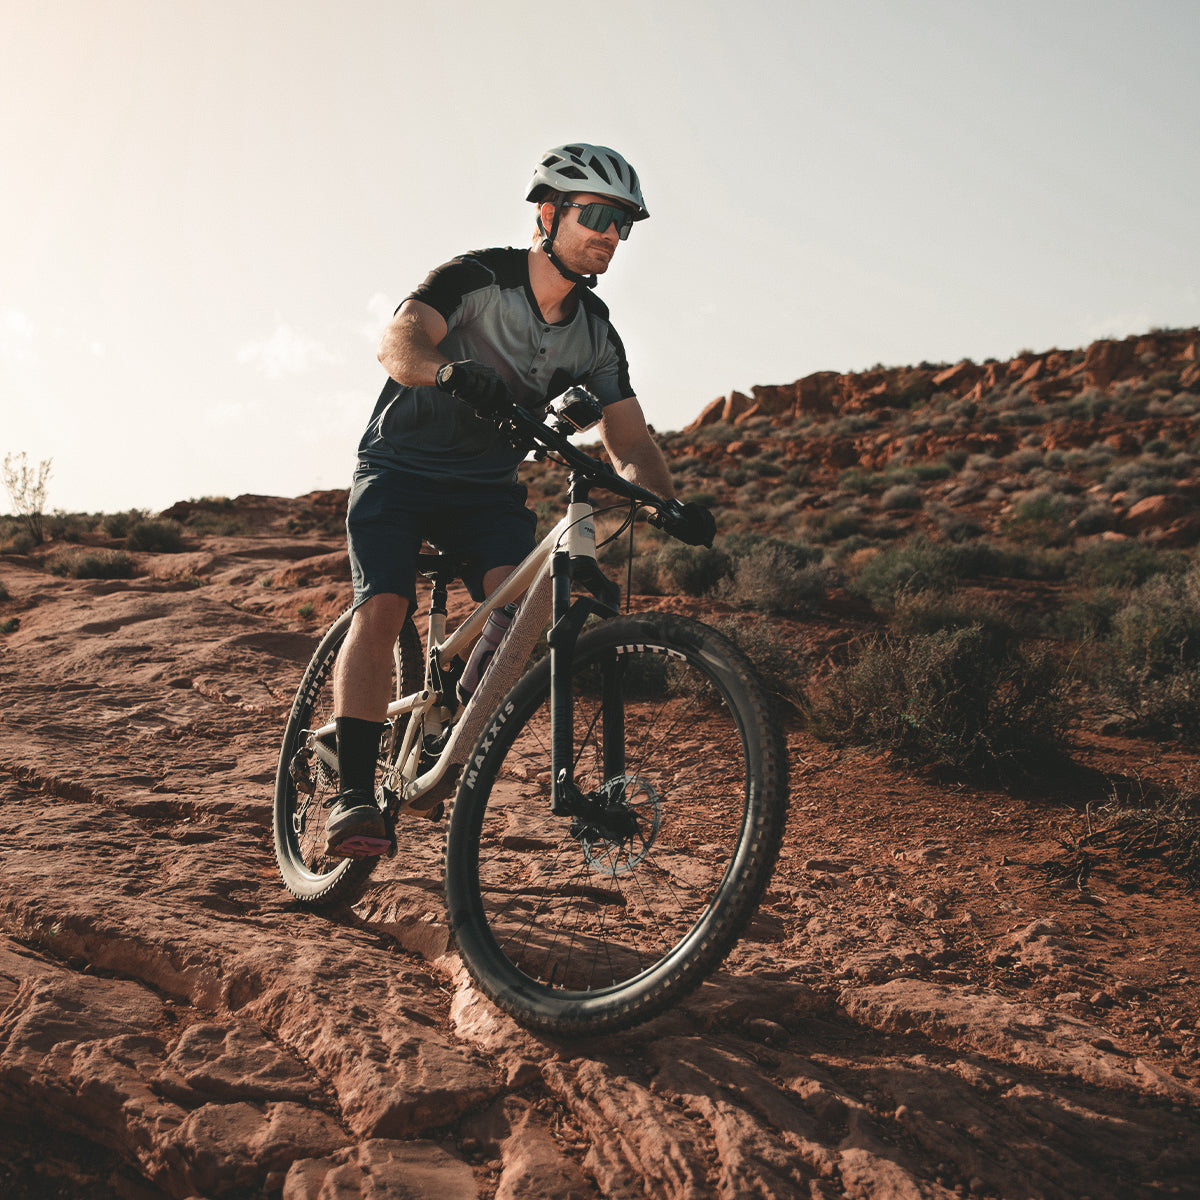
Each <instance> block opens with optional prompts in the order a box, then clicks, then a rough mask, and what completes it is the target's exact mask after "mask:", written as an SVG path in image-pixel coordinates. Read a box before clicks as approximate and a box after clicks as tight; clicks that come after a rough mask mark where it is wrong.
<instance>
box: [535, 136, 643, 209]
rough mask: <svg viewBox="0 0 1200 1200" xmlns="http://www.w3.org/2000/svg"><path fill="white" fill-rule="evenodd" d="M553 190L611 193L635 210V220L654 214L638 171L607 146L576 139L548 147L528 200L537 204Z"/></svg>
mask: <svg viewBox="0 0 1200 1200" xmlns="http://www.w3.org/2000/svg"><path fill="white" fill-rule="evenodd" d="M549 191H554V192H592V193H594V194H595V195H597V196H611V197H612V198H613V199H614V200H619V201H620V202H621V203H622V204H628V205H629V206H630V208H632V209H633V219H634V220H635V221H644V220H645V219H646V218H647V217H648V216H649V215H650V214H649V213H648V212H647V211H646V202H645V201H644V200H643V199H642V185H641V183H640V182H639V181H638V176H637V172H636V171H635V170H634V169H633V168H632V167H631V166H630V165H629V164H628V163H627V162H626V161H625V159H623V158H622V157H621V156H620V155H619V154H618V153H617V152H616V151H615V150H610V149H609V148H608V147H607V146H591V145H589V144H588V143H587V142H573V143H571V145H569V146H556V147H555V148H554V149H553V150H547V151H546V153H545V154H543V155H542V159H541V162H539V163H538V165H537V167H536V168H535V169H534V172H533V179H532V180H531V181H530V184H529V187H528V189H527V190H526V193H525V199H526V200H531V201H533V202H534V203H535V204H537V203H540V202H541V200H542V198H543V197H544V196H545V194H546V193H547V192H549Z"/></svg>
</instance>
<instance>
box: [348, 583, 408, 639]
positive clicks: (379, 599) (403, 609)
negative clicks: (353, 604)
mask: <svg viewBox="0 0 1200 1200" xmlns="http://www.w3.org/2000/svg"><path fill="white" fill-rule="evenodd" d="M407 615H408V600H407V599H406V598H405V597H404V596H397V595H396V594H395V593H393V592H377V593H376V594H375V595H374V596H370V597H368V598H367V599H366V600H364V601H363V602H362V603H361V604H360V605H359V606H358V607H357V608H356V609H355V610H354V617H353V618H352V632H353V633H356V634H357V635H358V636H359V637H363V638H366V639H367V640H368V641H370V642H373V643H380V644H383V645H386V646H390V645H391V644H392V642H394V641H395V640H396V639H397V638H398V637H399V636H400V629H401V627H402V626H403V625H404V618H405V617H406V616H407Z"/></svg>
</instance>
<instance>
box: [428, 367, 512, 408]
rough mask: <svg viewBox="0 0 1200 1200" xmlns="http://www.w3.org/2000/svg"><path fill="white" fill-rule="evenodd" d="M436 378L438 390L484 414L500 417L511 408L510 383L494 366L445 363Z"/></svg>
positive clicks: (439, 368)
mask: <svg viewBox="0 0 1200 1200" xmlns="http://www.w3.org/2000/svg"><path fill="white" fill-rule="evenodd" d="M434 378H435V380H436V381H437V386H438V388H439V390H441V391H443V392H448V393H449V394H450V395H451V396H456V397H457V398H458V399H459V400H461V401H463V403H464V404H469V405H470V406H471V407H472V408H473V409H474V410H475V411H476V412H477V413H478V414H479V415H480V416H481V417H492V418H495V417H500V416H503V415H504V414H505V413H506V412H507V411H508V410H509V409H510V408H512V404H513V398H512V392H510V391H509V390H508V384H507V383H505V382H504V380H503V378H501V376H500V373H499V372H498V371H497V370H495V368H493V367H488V366H485V365H484V364H483V363H477V362H453V363H443V364H442V365H441V366H440V367H438V370H437V375H436V376H434Z"/></svg>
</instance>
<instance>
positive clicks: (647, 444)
mask: <svg viewBox="0 0 1200 1200" xmlns="http://www.w3.org/2000/svg"><path fill="white" fill-rule="evenodd" d="M600 440H601V441H602V442H603V443H604V448H605V450H607V451H608V455H609V457H610V458H611V459H612V464H613V466H614V467H615V468H616V470H617V472H618V473H619V474H620V475H621V476H623V477H624V478H625V479H628V480H629V482H630V483H636V484H637V485H638V486H639V487H644V488H646V489H647V490H649V491H651V492H655V493H657V494H658V495H659V496H662V497H663V498H664V499H667V500H673V499H674V498H675V485H674V484H673V483H672V482H671V472H670V471H669V470H668V469H667V463H666V459H664V458H663V455H662V451H661V450H660V449H659V448H658V443H657V442H656V441H655V440H654V439H653V438H652V437H651V436H650V430H649V429H647V428H646V418H645V415H644V414H643V413H642V406H641V405H640V404H639V403H638V399H637V397H636V396H629V397H627V398H626V399H624V400H618V401H617V402H616V403H615V404H609V405H606V406H605V409H604V416H603V417H602V419H601V421H600Z"/></svg>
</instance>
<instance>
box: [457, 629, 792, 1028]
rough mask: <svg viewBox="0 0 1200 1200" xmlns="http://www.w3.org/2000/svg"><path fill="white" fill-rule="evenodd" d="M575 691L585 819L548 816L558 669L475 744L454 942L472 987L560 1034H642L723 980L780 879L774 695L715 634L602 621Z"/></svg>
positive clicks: (517, 691) (508, 703) (532, 676)
mask: <svg viewBox="0 0 1200 1200" xmlns="http://www.w3.org/2000/svg"><path fill="white" fill-rule="evenodd" d="M573 692H574V697H575V721H574V733H575V740H574V747H575V779H576V783H577V785H578V787H579V788H580V789H581V791H582V792H583V793H584V794H585V796H586V797H587V798H588V800H589V802H590V807H589V812H588V814H585V815H579V814H576V815H574V816H569V817H556V816H554V815H552V814H551V811H550V669H549V662H548V661H545V660H544V661H543V662H542V663H540V664H539V665H538V666H536V667H535V668H533V670H531V671H530V672H529V673H528V674H526V675H525V676H524V677H523V678H522V679H521V680H520V681H519V682H518V683H517V684H516V686H515V687H514V688H513V690H512V691H511V692H510V693H509V695H508V696H507V697H506V699H505V700H504V701H503V703H502V704H501V705H500V707H499V709H497V711H496V713H495V715H494V716H493V718H492V720H491V722H490V723H489V725H488V727H487V729H485V731H484V733H483V735H482V737H481V738H480V740H479V743H478V745H477V747H476V748H475V751H474V753H473V754H472V756H471V758H470V760H469V761H468V762H467V764H466V766H465V768H464V772H463V779H462V782H461V784H460V786H459V791H458V796H457V799H456V801H455V804H454V811H453V814H452V816H451V820H450V825H449V829H448V832H447V838H446V898H447V906H448V912H449V920H450V927H451V929H452V931H453V933H454V937H455V939H456V942H457V944H458V949H459V953H460V954H461V956H462V958H463V961H464V962H465V963H466V965H467V968H468V970H469V971H470V972H471V975H472V977H473V978H474V979H475V981H476V983H477V984H478V985H479V987H480V988H481V989H482V990H483V991H484V992H485V993H486V994H487V995H488V996H489V997H490V998H491V999H492V1000H493V1001H494V1002H495V1003H496V1004H498V1005H499V1006H500V1007H501V1008H502V1009H504V1010H505V1011H507V1012H508V1013H510V1014H511V1015H512V1016H513V1017H515V1018H516V1019H517V1020H518V1021H520V1022H522V1023H523V1024H525V1025H527V1026H529V1027H531V1028H534V1029H538V1030H541V1031H543V1032H547V1033H554V1034H559V1035H563V1034H566V1035H572V1034H574V1035H582V1034H594V1033H600V1032H610V1031H612V1030H616V1029H621V1028H625V1027H627V1026H629V1025H633V1024H635V1023H637V1022H639V1021H643V1020H646V1019H647V1018H649V1017H651V1016H653V1015H655V1014H656V1013H659V1012H661V1011H662V1010H663V1009H664V1008H666V1007H667V1006H668V1005H670V1004H672V1003H674V1002H675V1001H676V1000H678V999H679V998H680V997H681V996H683V995H685V994H686V993H687V992H689V991H690V990H691V989H692V988H694V987H696V986H697V985H698V984H699V983H700V982H701V981H702V980H703V979H704V978H705V977H706V976H707V975H708V974H709V973H710V972H711V971H712V970H714V969H715V968H716V967H717V965H718V964H719V963H720V962H721V960H722V959H723V958H724V957H725V955H726V954H727V953H728V952H729V950H730V949H731V948H732V946H733V944H734V943H735V941H736V940H737V937H738V935H739V934H740V932H741V930H742V928H743V927H744V926H745V924H746V922H747V921H748V920H749V918H750V916H751V914H752V913H753V912H754V910H755V908H756V906H757V904H758V902H759V899H760V898H761V896H762V893H763V889H764V888H765V887H766V885H767V882H768V880H769V879H770V875H771V872H772V870H773V868H774V864H775V859H776V857H777V855H778V853H779V846H780V842H781V841H782V838H783V830H784V823H785V819H786V811H787V757H786V749H785V745H784V741H783V735H782V732H781V730H780V728H779V726H778V724H777V722H776V721H775V720H774V719H773V716H772V713H771V705H770V702H769V699H768V697H767V694H766V692H765V690H764V689H763V687H762V685H761V683H759V681H758V679H757V677H756V676H755V674H754V671H753V669H752V668H751V666H750V664H749V662H748V661H747V660H746V659H745V657H744V656H743V655H742V654H741V653H740V652H739V651H738V650H737V649H736V648H735V647H734V646H732V645H731V644H730V643H729V642H728V641H726V640H725V639H724V638H723V637H721V636H720V635H719V634H718V633H716V632H715V631H714V630H712V629H710V628H709V627H708V626H705V625H702V624H699V623H698V622H696V621H691V620H688V619H687V618H683V617H675V616H667V615H659V614H649V615H644V616H636V617H623V618H618V619H613V620H611V621H606V622H604V623H603V624H601V625H598V626H596V627H594V628H593V629H591V630H589V631H588V632H587V633H585V634H584V635H583V636H582V637H581V638H580V639H579V643H578V645H577V648H576V652H575V665H574V672H573Z"/></svg>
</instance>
